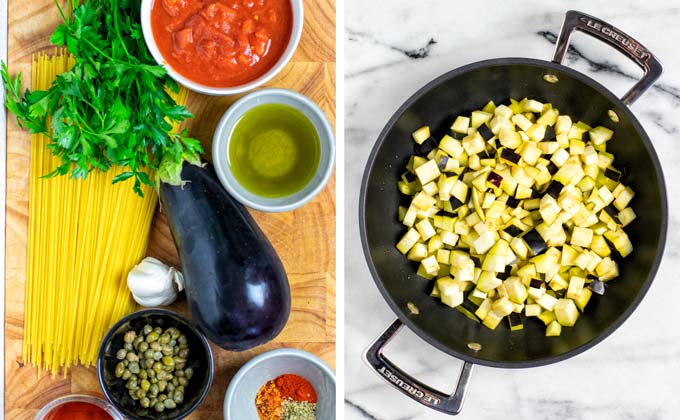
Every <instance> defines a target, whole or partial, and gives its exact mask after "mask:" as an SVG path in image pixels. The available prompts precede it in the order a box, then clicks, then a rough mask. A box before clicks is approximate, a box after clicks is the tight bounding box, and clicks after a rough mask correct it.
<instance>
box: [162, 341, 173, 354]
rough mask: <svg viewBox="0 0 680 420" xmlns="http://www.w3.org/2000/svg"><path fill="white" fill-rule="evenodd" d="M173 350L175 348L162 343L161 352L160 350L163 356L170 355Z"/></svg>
mask: <svg viewBox="0 0 680 420" xmlns="http://www.w3.org/2000/svg"><path fill="white" fill-rule="evenodd" d="M174 350H175V349H174V348H173V347H172V346H170V345H169V344H165V345H163V347H162V348H161V352H162V353H163V354H164V355H165V356H170V355H171V354H172V352H173V351H174Z"/></svg>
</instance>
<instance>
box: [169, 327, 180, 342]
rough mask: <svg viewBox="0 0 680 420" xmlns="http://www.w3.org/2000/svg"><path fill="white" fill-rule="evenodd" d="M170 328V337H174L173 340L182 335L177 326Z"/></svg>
mask: <svg viewBox="0 0 680 420" xmlns="http://www.w3.org/2000/svg"><path fill="white" fill-rule="evenodd" d="M170 330H171V331H170V337H172V339H173V340H177V339H178V338H179V336H180V335H182V333H181V332H179V330H178V329H177V328H170Z"/></svg>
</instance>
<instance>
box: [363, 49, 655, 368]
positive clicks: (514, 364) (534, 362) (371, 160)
mask: <svg viewBox="0 0 680 420" xmlns="http://www.w3.org/2000/svg"><path fill="white" fill-rule="evenodd" d="M506 65H527V66H534V67H540V68H543V69H553V70H559V71H561V72H564V73H567V74H569V75H570V76H572V77H574V78H576V79H578V80H579V81H580V82H582V83H584V84H586V85H589V86H590V87H592V88H594V89H596V90H597V91H598V92H599V93H600V94H602V95H603V96H605V98H607V99H608V100H609V101H610V102H611V103H612V104H616V105H618V108H619V109H622V110H623V112H624V113H625V114H626V116H627V117H628V118H629V119H630V121H631V123H632V125H633V127H634V128H635V130H636V131H637V133H638V134H639V135H640V139H641V140H642V142H643V144H644V145H645V147H646V149H647V151H648V153H649V155H650V156H649V157H650V159H651V160H652V162H653V164H654V170H655V173H656V177H657V182H658V184H659V191H660V197H659V198H660V204H661V205H660V207H661V208H660V212H661V221H660V223H661V232H660V235H659V241H658V245H657V249H656V254H655V257H654V261H653V263H652V268H651V270H650V271H649V273H648V275H647V278H646V279H645V280H644V282H643V284H642V286H641V288H640V292H639V293H638V294H637V296H636V297H635V299H633V301H632V302H631V304H630V305H628V307H627V308H626V309H625V310H624V311H623V312H622V313H621V315H620V316H619V317H618V318H616V319H615V320H614V321H613V322H612V323H611V324H610V325H609V326H607V328H605V329H604V331H603V332H602V333H601V334H599V335H597V336H596V337H595V338H593V339H592V340H590V341H588V342H586V343H584V344H582V345H580V346H578V347H575V348H573V349H571V350H569V351H566V352H564V353H560V354H558V355H555V356H549V357H540V358H535V359H530V360H523V361H497V360H490V359H484V358H481V357H474V356H470V355H467V354H465V353H461V352H459V351H457V350H454V349H451V348H450V347H448V346H446V345H444V344H443V343H441V342H439V341H438V340H437V339H435V338H433V337H432V336H431V335H430V334H429V333H428V332H427V331H426V330H425V329H424V328H421V327H419V326H418V325H416V324H415V323H414V322H413V321H412V320H411V319H410V318H409V317H408V316H406V315H405V313H404V311H403V310H402V309H401V308H399V307H398V305H397V304H396V303H395V302H394V300H393V299H392V297H391V296H390V294H389V292H388V291H387V288H386V287H385V285H384V283H383V281H382V280H381V278H380V275H379V274H378V271H377V268H376V266H375V264H374V262H373V259H372V258H371V254H370V250H369V246H368V239H367V235H366V197H367V193H368V191H367V189H368V178H369V175H370V173H371V172H372V170H373V167H374V165H375V160H376V156H377V154H378V151H379V150H380V149H381V148H382V145H383V143H384V142H385V139H386V138H387V134H388V133H389V132H390V131H391V130H392V128H393V127H394V125H395V123H396V121H397V120H398V119H399V118H400V117H401V116H402V114H403V113H404V112H405V111H406V110H407V109H408V108H410V107H411V106H412V105H413V103H415V102H416V101H417V100H419V99H420V98H422V97H423V96H425V95H426V94H428V93H429V92H430V91H431V90H432V89H434V88H435V87H436V86H439V85H440V84H442V83H444V82H445V81H448V80H449V79H451V78H454V77H457V76H460V75H462V74H465V73H467V72H471V71H475V70H478V69H480V68H485V67H497V66H506ZM667 231H668V198H667V190H666V183H665V177H664V175H663V170H662V168H661V163H660V161H659V157H658V155H657V153H656V149H655V148H654V145H653V143H652V141H651V140H650V138H649V136H648V135H647V132H646V131H645V129H644V128H643V127H642V124H640V122H639V121H638V119H637V118H636V116H635V114H634V113H633V112H632V110H631V109H630V107H628V106H627V105H625V104H624V103H623V102H622V101H621V99H620V98H618V97H617V96H616V95H615V94H614V93H612V92H611V91H610V90H609V89H607V88H606V87H604V86H603V85H602V84H600V83H599V82H597V81H596V80H594V79H592V78H591V77H590V76H588V75H586V74H583V73H581V72H579V71H577V70H574V69H572V68H570V67H567V66H564V65H562V64H558V63H554V62H551V61H546V60H540V59H534V58H525V57H505V58H493V59H487V60H482V61H477V62H473V63H470V64H466V65H464V66H461V67H458V68H456V69H453V70H451V71H448V72H446V73H444V74H442V75H440V76H438V77H436V78H435V79H433V80H431V81H430V82H428V83H426V84H425V85H424V86H422V87H421V88H419V89H418V90H417V91H416V92H415V93H414V94H413V95H411V96H410V97H409V98H408V99H407V100H406V101H405V102H404V103H403V104H402V105H401V106H400V107H399V108H398V109H397V110H396V111H395V112H394V114H392V116H391V117H390V119H389V120H388V121H387V123H386V124H385V126H384V127H383V129H382V130H381V131H380V134H379V135H378V138H377V139H376V141H375V143H374V145H373V147H372V149H371V153H370V154H369V157H368V160H367V162H366V166H365V168H364V173H363V176H362V180H361V189H360V195H359V233H360V237H361V245H362V249H363V253H364V258H365V259H366V263H367V265H368V268H369V271H370V273H371V277H373V281H374V282H375V284H376V286H377V287H378V290H379V291H380V294H381V295H382V297H383V299H384V300H385V301H386V302H387V304H388V305H389V307H390V309H392V311H393V312H394V313H395V315H396V316H397V317H398V318H399V320H400V321H401V322H403V323H404V325H405V326H407V327H408V328H409V329H410V330H411V331H413V332H414V333H415V334H416V335H417V336H418V337H419V338H420V339H422V340H424V341H425V342H426V343H428V344H430V345H431V346H434V347H435V348H437V349H439V350H441V351H443V352H444V353H446V354H448V355H450V356H452V357H454V358H457V359H460V360H463V361H466V362H470V363H474V364H478V365H482V366H488V367H495V368H512V369H519V368H531V367H539V366H544V365H549V364H552V363H557V362H560V361H563V360H566V359H569V358H572V357H574V356H576V355H579V354H581V353H583V352H584V351H586V350H588V349H590V348H592V347H594V346H595V345H597V344H599V343H601V342H602V341H603V340H605V339H606V338H607V337H609V336H610V335H611V334H612V333H614V331H616V330H617V329H618V328H619V327H620V326H621V325H623V323H624V322H625V321H626V320H627V319H628V318H629V317H630V316H631V315H632V314H633V312H634V311H635V310H636V309H637V307H638V306H639V305H640V303H641V302H642V300H643V299H644V297H645V295H646V294H647V292H648V291H649V288H650V287H651V285H652V282H653V281H654V279H655V277H656V274H657V272H658V269H659V266H660V265H661V260H662V258H663V254H664V248H665V245H666V236H667Z"/></svg>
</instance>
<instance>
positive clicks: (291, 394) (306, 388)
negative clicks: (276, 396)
mask: <svg viewBox="0 0 680 420" xmlns="http://www.w3.org/2000/svg"><path fill="white" fill-rule="evenodd" d="M274 383H275V384H276V387H277V388H278V389H279V390H280V391H281V396H282V397H283V398H284V399H286V398H290V399H291V400H294V401H300V402H302V401H305V402H309V403H312V404H315V403H316V401H317V396H316V391H314V387H312V384H310V383H309V381H308V380H307V379H305V378H303V377H302V376H298V375H293V374H289V373H287V374H285V375H281V376H279V377H278V378H276V379H275V380H274Z"/></svg>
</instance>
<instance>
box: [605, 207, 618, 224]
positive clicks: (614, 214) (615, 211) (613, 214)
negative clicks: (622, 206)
mask: <svg viewBox="0 0 680 420" xmlns="http://www.w3.org/2000/svg"><path fill="white" fill-rule="evenodd" d="M604 211H606V212H607V214H608V215H609V216H611V218H612V219H614V222H616V223H617V224H621V221H620V220H619V210H618V209H617V208H616V207H614V205H613V204H610V205H608V206H606V207H605V208H604Z"/></svg>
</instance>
